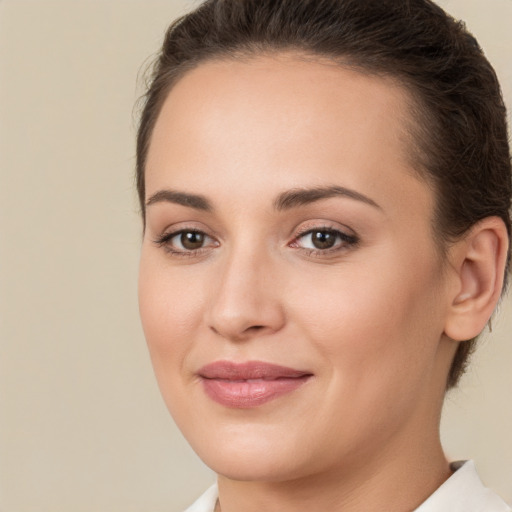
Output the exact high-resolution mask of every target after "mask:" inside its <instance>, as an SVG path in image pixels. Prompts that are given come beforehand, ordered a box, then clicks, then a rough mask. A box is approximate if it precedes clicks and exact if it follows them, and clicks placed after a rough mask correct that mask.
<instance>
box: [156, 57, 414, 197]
mask: <svg viewBox="0 0 512 512" xmlns="http://www.w3.org/2000/svg"><path fill="white" fill-rule="evenodd" d="M410 102H411V101H410V96H409V94H408V92H407V91H406V90H405V89H404V88H403V87H401V86H400V85H398V84H397V83H396V82H394V81H393V80H391V79H388V78H383V77H379V76H372V75H368V74H363V73H361V72H359V71H356V70H353V69H349V68H347V67H343V66H341V65H340V64H337V63H333V62H331V61H321V60H319V59H315V60H313V59H312V58H311V57H308V56H301V55H297V54H277V55H267V56H259V57H252V58H247V59H245V60H218V61H209V62H206V63H202V64H200V65H199V66H198V67H197V68H195V69H194V70H191V71H189V72H187V73H186V74H185V75H184V76H183V77H182V78H181V80H179V81H178V83H177V84H175V86H174V87H173V88H172V90H171V92H170V93H169V95H168V97H167V99H166V101H165V102H164V105H163V107H162V110H161V112H160V115H159V117H158V119H157V122H156V125H155V128H154V132H153V135H152V140H151V144H150V149H149V154H148V160H147V167H146V178H147V180H146V190H147V197H148V196H149V195H151V193H154V192H156V191H157V190H158V189H159V188H161V187H162V186H164V185H166V183H165V182H166V181H168V180H171V181H173V185H175V186H177V187H180V188H189V187H193V188H202V189H205V190H208V189H209V188H210V189H211V190H213V191H215V186H216V185H218V182H219V179H222V180H223V181H225V180H229V182H230V184H231V186H232V187H236V189H237V190H238V191H243V190H244V188H247V191H248V193H250V192H252V194H253V195H254V193H255V189H254V183H250V182H251V179H250V178H251V176H257V177H258V183H266V184H268V183H272V184H273V185H275V186H276V188H279V187H281V188H290V186H302V185H305V186H318V185H320V186H321V185H325V184H326V183H327V184H332V183H333V182H336V183H338V184H339V180H340V179H341V180H342V181H343V183H341V184H342V185H343V186H348V187H353V188H356V189H359V190H361V191H362V192H364V193H367V194H369V195H371V194H372V192H374V191H375V192H376V193H380V191H381V190H380V189H381V188H382V185H383V184H386V185H387V186H388V188H389V187H391V183H393V186H395V187H396V186H398V187H399V188H400V187H401V185H400V183H397V182H396V181H397V180H398V182H403V181H404V180H410V179H414V181H418V180H417V179H416V173H415V172H414V171H413V169H412V166H411V164H410V160H411V158H410V154H411V153H412V151H410V146H411V142H410V135H409V129H408V128H409V125H410V124H411V123H410V114H409V108H408V106H409V105H410ZM395 178H396V179H395ZM280 179H281V181H280ZM393 179H395V182H393ZM294 180H296V181H297V183H293V181H294Z"/></svg>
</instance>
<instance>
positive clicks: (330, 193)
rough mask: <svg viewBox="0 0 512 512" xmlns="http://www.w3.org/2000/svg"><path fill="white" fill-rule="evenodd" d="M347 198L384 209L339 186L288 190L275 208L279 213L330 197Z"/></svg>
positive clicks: (277, 200)
mask: <svg viewBox="0 0 512 512" xmlns="http://www.w3.org/2000/svg"><path fill="white" fill-rule="evenodd" d="M337 196H341V197H346V198H349V199H355V200H356V201H361V202H363V203H365V204H368V205H370V206H373V207H374V208H377V209H379V210H382V208H381V207H380V206H379V205H378V204H377V203H376V202H375V201H374V200H373V199H370V198H369V197H367V196H365V195H363V194H361V193H360V192H356V191H355V190H352V189H350V188H346V187H340V186H337V185H334V186H328V187H316V188H297V189H292V190H288V191H286V192H283V193H282V194H279V196H278V197H277V199H276V200H275V201H274V208H275V209H276V210H278V211H282V210H289V209H291V208H296V207H298V206H304V205H307V204H310V203H314V202H316V201H320V200H321V199H329V198H330V197H337Z"/></svg>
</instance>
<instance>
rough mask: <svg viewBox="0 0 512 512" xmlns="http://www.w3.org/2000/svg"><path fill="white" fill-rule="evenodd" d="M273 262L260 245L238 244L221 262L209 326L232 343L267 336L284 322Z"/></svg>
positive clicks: (248, 242)
mask: <svg viewBox="0 0 512 512" xmlns="http://www.w3.org/2000/svg"><path fill="white" fill-rule="evenodd" d="M274 265H275V263H274V262H273V259H272V258H271V256H270V255H269V254H268V252H267V251H265V250H264V249H263V248H262V247H261V245H260V246H259V247H258V246H255V245H254V244H253V243H251V242H250V241H245V242H243V241H240V243H238V244H237V245H236V246H233V247H232V248H231V250H229V251H228V252H227V254H226V256H225V258H223V261H222V264H221V265H220V268H219V269H218V270H219V275H218V277H217V283H218V285H217V290H215V291H214V293H213V298H212V304H211V307H210V315H209V318H208V322H209V324H210V328H211V329H213V330H214V331H215V332H216V333H217V334H220V335H221V336H223V337H225V338H229V339H232V340H238V339H245V338H247V337H251V336H253V335H255V334H256V333H259V334H262V333H269V332H273V331H276V330H278V329H279V328H280V326H281V325H282V322H283V318H284V316H283V312H282V304H281V303H280V300H279V290H278V289H277V288H276V285H277V283H276V282H275V281H274V280H273V276H274V275H275V269H274V268H273V267H274Z"/></svg>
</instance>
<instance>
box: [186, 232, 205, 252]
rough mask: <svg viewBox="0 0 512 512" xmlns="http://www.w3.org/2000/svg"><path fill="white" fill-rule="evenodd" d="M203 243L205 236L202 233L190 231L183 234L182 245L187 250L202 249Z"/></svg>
mask: <svg viewBox="0 0 512 512" xmlns="http://www.w3.org/2000/svg"><path fill="white" fill-rule="evenodd" d="M203 243H204V235H203V234H202V233H194V232H193V231H192V232H191V231H188V232H186V233H182V234H181V245H183V247H184V248H185V249H189V250H193V249H200V248H201V246H202V245H203Z"/></svg>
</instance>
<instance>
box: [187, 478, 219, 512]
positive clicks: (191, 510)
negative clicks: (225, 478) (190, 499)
mask: <svg viewBox="0 0 512 512" xmlns="http://www.w3.org/2000/svg"><path fill="white" fill-rule="evenodd" d="M217 497H218V491H217V485H216V484H214V485H212V486H211V487H210V488H209V489H208V490H207V491H206V492H205V493H204V494H203V495H202V496H201V497H200V498H199V499H198V500H197V501H195V502H194V503H193V504H192V505H190V507H188V508H187V510H185V511H184V512H213V511H214V509H215V503H216V501H217Z"/></svg>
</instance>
